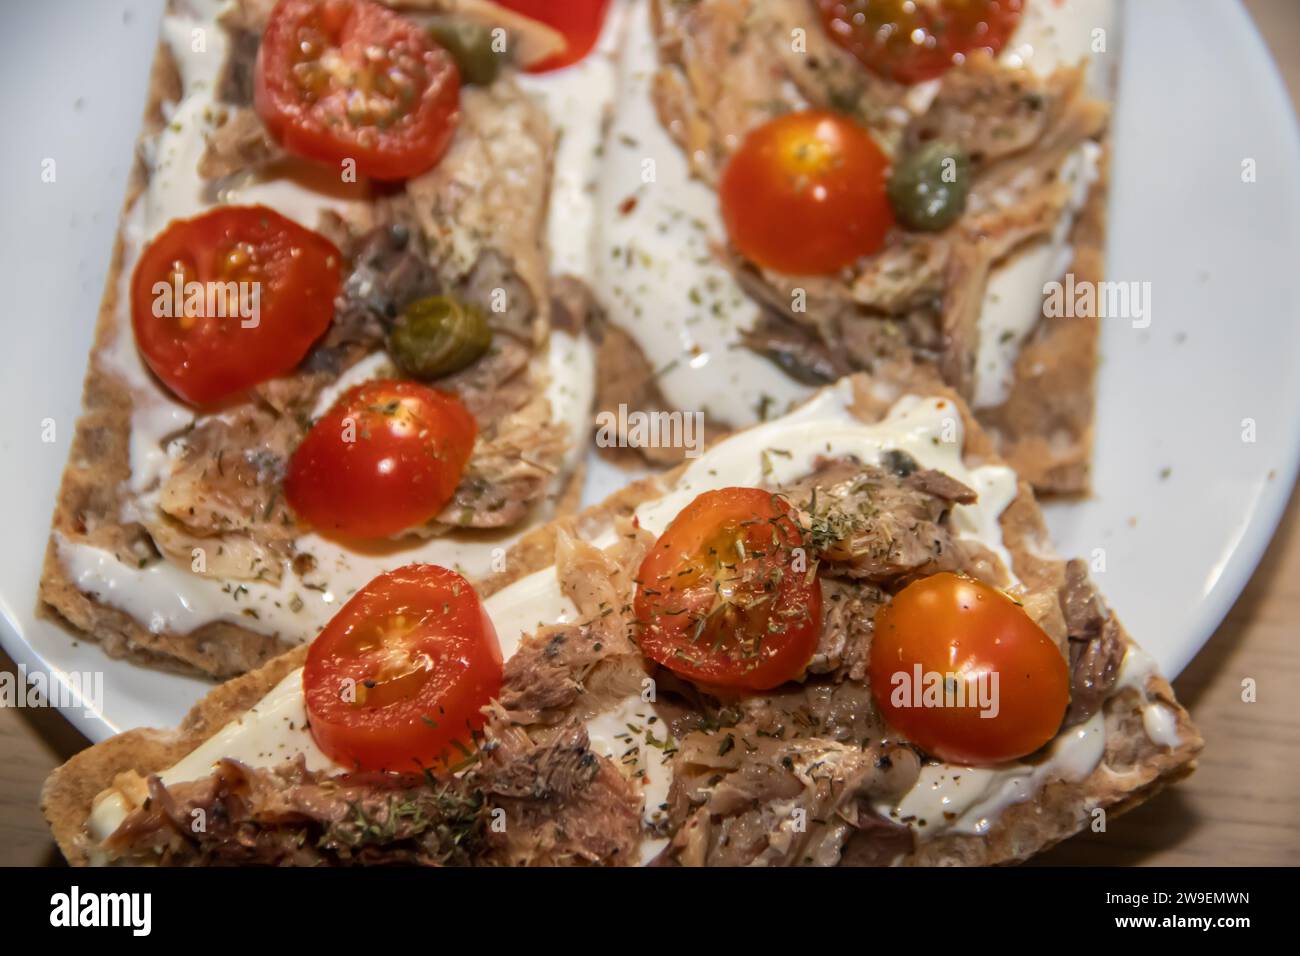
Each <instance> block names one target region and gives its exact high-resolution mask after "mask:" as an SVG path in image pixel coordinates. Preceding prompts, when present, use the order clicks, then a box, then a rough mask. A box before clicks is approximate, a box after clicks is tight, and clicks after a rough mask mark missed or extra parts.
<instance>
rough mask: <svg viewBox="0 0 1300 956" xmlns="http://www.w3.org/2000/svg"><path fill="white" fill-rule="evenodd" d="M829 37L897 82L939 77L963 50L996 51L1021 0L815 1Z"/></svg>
mask: <svg viewBox="0 0 1300 956" xmlns="http://www.w3.org/2000/svg"><path fill="white" fill-rule="evenodd" d="M816 3H817V9H818V11H819V12H820V14H821V18H822V23H823V24H824V25H825V27H826V31H827V33H828V34H829V35H830V37H831V39H832V40H833V41H834V42H835V43H837V44H839V45H840V46H842V47H844V49H846V50H848V51H849V52H850V53H852V54H853V55H854V56H855V57H857V59H858V61H859V62H860V63H862V65H863V66H865V67H867V68H868V69H869V70H871V71H872V72H873V73H876V74H879V75H880V76H883V77H886V78H888V79H891V80H896V81H897V82H899V83H909V84H910V83H920V82H922V81H924V80H932V79H934V78H935V77H938V76H942V75H943V74H944V73H945V72H946V71H947V70H949V69H951V68H952V67H953V66H955V65H957V64H959V63H961V62H962V61H963V60H965V58H966V56H967V55H968V54H971V53H973V52H975V51H977V50H987V51H988V52H989V54H990V55H992V56H997V54H998V52H999V51H1000V50H1001V49H1002V48H1003V47H1004V46H1005V45H1006V43H1007V41H1008V40H1009V39H1010V38H1011V35H1012V34H1013V33H1015V32H1016V27H1017V25H1019V23H1020V15H1021V12H1022V11H1023V9H1024V2H1023V0H931V2H920V0H816Z"/></svg>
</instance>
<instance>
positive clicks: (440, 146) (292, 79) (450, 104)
mask: <svg viewBox="0 0 1300 956" xmlns="http://www.w3.org/2000/svg"><path fill="white" fill-rule="evenodd" d="M253 86H254V105H255V106H256V108H257V113H258V115H259V116H260V117H261V118H262V122H263V123H265V124H266V127H267V129H268V130H269V131H270V132H271V135H272V136H274V137H275V138H276V139H277V140H278V141H279V142H280V143H281V144H282V145H283V146H284V147H285V148H286V149H288V150H289V151H290V152H292V153H295V154H297V155H299V156H302V157H304V158H305V159H310V160H315V161H317V162H322V163H329V164H332V165H338V164H341V163H342V162H343V161H344V160H349V159H350V160H354V161H355V163H356V171H357V172H358V173H359V174H361V175H365V176H371V177H374V178H376V179H385V180H398V179H409V178H411V177H413V176H418V175H419V174H421V173H423V172H427V171H428V170H430V169H432V168H433V167H434V166H435V165H437V162H438V160H439V159H441V158H442V155H443V153H444V152H446V150H447V146H448V144H449V143H450V142H451V137H452V134H453V133H454V132H455V128H456V121H457V118H458V115H459V108H460V74H459V73H458V71H457V69H456V64H455V61H454V60H453V59H452V57H451V55H450V54H449V53H448V52H447V51H446V50H444V49H442V47H440V46H438V45H437V44H436V43H434V42H433V41H432V40H431V39H430V38H429V37H428V35H427V34H426V33H425V32H424V31H423V30H421V29H420V28H419V27H418V26H416V25H415V23H413V22H412V21H411V20H409V19H407V18H405V17H403V16H401V15H400V14H397V13H394V12H393V11H392V10H389V9H387V8H386V7H383V6H381V5H380V4H377V3H373V2H371V0H279V3H277V4H276V5H275V9H274V10H273V11H272V13H271V17H270V20H269V22H268V23H267V27H266V31H265V33H264V34H263V36H262V44H261V46H260V47H259V49H258V54H257V66H256V70H255V73H254V84H253Z"/></svg>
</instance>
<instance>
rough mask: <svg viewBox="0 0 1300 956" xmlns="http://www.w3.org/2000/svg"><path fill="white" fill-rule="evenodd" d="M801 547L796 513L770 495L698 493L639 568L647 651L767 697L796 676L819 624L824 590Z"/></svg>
mask: <svg viewBox="0 0 1300 956" xmlns="http://www.w3.org/2000/svg"><path fill="white" fill-rule="evenodd" d="M803 548H804V541H803V536H802V534H801V533H800V531H799V529H798V527H797V526H796V525H795V523H794V521H793V520H792V519H791V518H790V508H789V506H788V505H787V504H786V503H785V502H784V501H783V500H781V499H780V498H777V497H775V496H774V495H773V494H772V493H771V492H770V491H762V490H761V489H758V488H723V489H720V490H718V491H707V492H705V493H704V494H702V495H700V496H699V497H698V498H696V499H695V500H694V501H692V502H691V503H690V504H689V505H687V506H686V507H685V508H684V509H683V510H682V512H681V514H679V515H678V516H677V517H676V518H674V519H673V521H672V523H671V524H670V525H669V526H668V527H667V529H666V530H665V531H664V533H663V534H662V535H660V536H659V540H658V541H656V542H655V545H654V547H653V548H652V549H651V550H650V553H649V554H647V555H646V557H645V560H644V561H643V562H642V563H641V569H640V572H639V573H638V575H637V584H638V587H637V592H636V598H635V600H634V605H633V608H634V611H635V613H636V618H637V621H638V622H639V623H640V625H641V630H640V643H641V651H642V653H644V654H645V656H646V657H648V658H650V659H651V660H653V661H656V662H658V663H660V664H662V665H663V666H664V667H667V668H668V669H669V670H671V671H675V672H677V673H678V674H681V675H683V676H684V677H687V678H690V679H691V680H694V681H698V682H700V683H703V684H708V685H714V686H719V687H736V688H746V689H751V690H766V689H768V688H771V687H776V686H777V685H778V684H782V683H784V682H785V681H788V680H791V679H793V678H795V677H798V676H799V675H800V674H801V673H802V672H803V669H804V667H805V666H806V665H807V664H808V661H809V659H810V658H811V657H812V654H813V651H814V650H816V648H817V641H818V638H819V637H820V635H821V626H822V618H821V605H822V590H821V582H820V581H818V580H817V577H816V574H815V573H813V572H812V571H811V570H810V569H811V568H813V565H812V563H811V562H807V563H806V564H805V561H806V560H807V559H806V558H803V555H804V550H803ZM796 549H798V550H796ZM801 558H803V559H802V560H801Z"/></svg>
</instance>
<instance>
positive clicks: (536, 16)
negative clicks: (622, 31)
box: [498, 0, 610, 73]
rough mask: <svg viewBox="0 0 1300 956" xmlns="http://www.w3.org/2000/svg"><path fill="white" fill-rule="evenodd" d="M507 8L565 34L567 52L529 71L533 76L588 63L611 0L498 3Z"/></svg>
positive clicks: (538, 0) (528, 0) (531, 0)
mask: <svg viewBox="0 0 1300 956" xmlns="http://www.w3.org/2000/svg"><path fill="white" fill-rule="evenodd" d="M498 2H499V3H500V4H501V6H503V7H507V8H509V9H511V10H514V11H515V12H516V13H520V14H523V15H524V16H526V17H528V18H529V19H530V20H537V21H538V22H539V23H545V24H546V25H547V26H548V27H551V28H552V29H554V30H558V31H559V32H560V33H562V34H564V39H565V42H566V43H567V44H568V46H567V47H566V48H565V50H564V52H563V53H561V54H558V55H557V56H553V57H549V58H548V59H545V60H543V61H542V62H540V63H534V64H533V65H532V66H530V67H529V68H528V72H529V73H549V72H550V71H552V70H559V69H563V68H564V67H566V66H572V65H573V64H575V63H577V62H579V61H581V60H584V59H586V57H587V55H588V54H589V53H591V51H592V49H594V48H595V46H596V42H597V41H598V40H599V39H600V31H601V29H602V28H603V27H604V25H605V15H606V14H607V13H608V12H609V3H610V0H498Z"/></svg>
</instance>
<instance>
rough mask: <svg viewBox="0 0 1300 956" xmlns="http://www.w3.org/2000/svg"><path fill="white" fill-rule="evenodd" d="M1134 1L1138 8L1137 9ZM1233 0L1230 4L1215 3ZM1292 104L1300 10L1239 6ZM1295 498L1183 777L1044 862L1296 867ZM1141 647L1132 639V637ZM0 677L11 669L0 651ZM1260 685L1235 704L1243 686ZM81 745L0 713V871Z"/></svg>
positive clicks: (1204, 696)
mask: <svg viewBox="0 0 1300 956" xmlns="http://www.w3.org/2000/svg"><path fill="white" fill-rule="evenodd" d="M1138 2H1140V0H1138ZM1222 2H1224V3H1227V2H1232V0H1222ZM1246 6H1247V8H1248V9H1249V10H1250V11H1251V13H1252V14H1253V15H1254V16H1255V18H1256V20H1257V22H1258V23H1259V25H1260V28H1261V30H1262V32H1263V34H1264V37H1265V39H1266V40H1267V41H1268V44H1269V46H1270V47H1271V48H1272V50H1273V54H1274V57H1275V58H1276V59H1277V61H1278V63H1279V65H1280V66H1281V68H1282V71H1283V73H1284V75H1285V76H1286V80H1287V83H1288V85H1289V87H1290V89H1291V96H1292V100H1293V101H1294V102H1300V2H1297V0H1246ZM1297 622H1300V495H1294V494H1293V496H1292V500H1291V505H1290V507H1289V508H1288V509H1287V513H1286V516H1285V518H1284V519H1283V521H1282V524H1281V526H1280V527H1279V528H1278V531H1277V535H1276V537H1275V538H1274V539H1273V542H1272V544H1271V545H1270V547H1269V549H1268V552H1267V554H1266V555H1265V556H1264V559H1263V561H1262V562H1261V563H1260V566H1259V568H1258V569H1257V570H1256V572H1255V575H1254V577H1253V578H1252V579H1251V581H1250V584H1249V585H1248V586H1247V587H1246V590H1245V592H1244V593H1243V594H1242V596H1241V598H1240V599H1239V600H1238V601H1237V603H1236V605H1235V606H1234V607H1233V609H1232V611H1231V613H1229V614H1228V617H1227V619H1226V620H1225V621H1224V622H1223V624H1222V626H1221V627H1220V628H1219V629H1218V631H1217V632H1215V634H1214V636H1213V637H1212V638H1211V639H1210V641H1209V643H1208V644H1206V646H1205V648H1204V649H1203V650H1202V651H1201V653H1200V654H1199V655H1198V656H1197V658H1196V659H1195V660H1194V661H1193V662H1192V663H1191V664H1190V665H1189V666H1188V668H1187V670H1186V671H1184V672H1183V674H1182V675H1181V676H1180V677H1179V678H1178V680H1177V681H1175V682H1174V688H1175V690H1176V691H1177V692H1178V696H1179V699H1180V700H1182V702H1183V703H1184V704H1185V705H1186V706H1187V708H1188V709H1189V710H1190V711H1191V712H1192V715H1193V716H1194V717H1195V719H1196V721H1197V723H1198V724H1199V725H1200V727H1201V730H1202V731H1203V733H1204V735H1205V739H1206V740H1207V741H1208V743H1207V745H1206V748H1205V753H1204V755H1203V756H1202V758H1201V763H1200V768H1199V769H1198V770H1197V771H1196V773H1195V774H1193V775H1192V776H1191V777H1190V778H1189V779H1188V780H1186V781H1184V782H1183V783H1181V784H1179V785H1178V786H1177V787H1175V788H1173V789H1172V790H1170V791H1167V792H1165V793H1164V794H1162V795H1160V796H1159V797H1157V798H1156V799H1154V800H1152V801H1150V802H1149V803H1147V804H1145V805H1144V806H1142V807H1139V808H1138V809H1137V810H1135V811H1133V812H1132V813H1130V814H1128V815H1127V816H1124V817H1121V818H1119V819H1117V820H1114V821H1112V823H1111V825H1110V831H1109V832H1108V833H1106V834H1091V833H1089V834H1083V835H1080V836H1078V837H1076V838H1074V839H1073V840H1069V841H1067V842H1066V843H1064V844H1062V845H1061V846H1059V847H1057V848H1056V849H1055V850H1053V851H1051V852H1050V853H1048V854H1045V855H1044V856H1043V857H1040V858H1039V859H1040V861H1041V862H1044V863H1084V864H1094V865H1099V864H1120V865H1122V864H1171V865H1207V864H1223V865H1270V864H1271V865H1278V864H1297V863H1300V799H1297V798H1298V797H1300V706H1297V703H1296V697H1295V696H1293V695H1294V694H1295V688H1296V687H1297V686H1300V639H1297V635H1298V634H1300V623H1297ZM1139 638H1140V635H1139ZM0 667H3V668H6V669H8V670H10V671H12V670H13V663H12V661H10V660H9V658H8V657H7V656H5V655H4V653H3V652H2V651H0ZM1246 678H1252V679H1253V680H1254V681H1255V682H1256V684H1257V687H1258V695H1257V700H1256V701H1255V702H1254V703H1245V702H1243V701H1242V699H1241V697H1242V693H1241V688H1242V681H1243V680H1244V679H1246ZM85 746H86V740H85V739H84V738H83V737H82V736H81V735H80V734H78V733H77V732H76V731H75V730H73V729H72V728H71V726H70V725H68V724H67V723H66V722H64V721H63V719H62V718H61V717H59V716H58V714H57V713H56V712H54V711H49V710H35V709H27V710H18V709H14V708H0V865H27V866H31V865H39V864H59V863H62V857H61V855H60V854H59V851H58V850H57V848H55V846H54V844H53V843H52V842H51V840H50V838H49V833H48V831H47V830H46V828H45V824H44V822H43V821H42V819H41V815H40V812H39V810H38V809H37V797H38V794H39V792H40V787H41V782H42V781H43V780H44V779H45V776H46V774H48V773H49V772H50V770H52V769H53V768H54V767H55V766H57V765H58V764H59V763H61V762H62V761H64V760H66V759H67V758H68V757H69V756H71V755H72V754H74V753H76V752H77V751H78V750H80V749H82V748H83V747H85Z"/></svg>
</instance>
